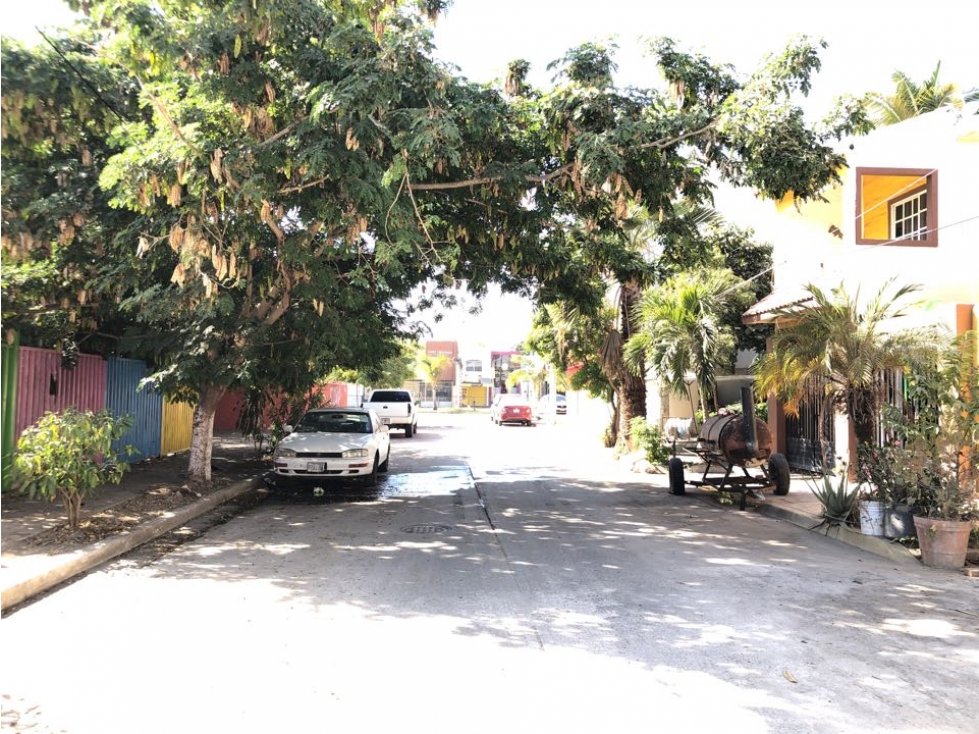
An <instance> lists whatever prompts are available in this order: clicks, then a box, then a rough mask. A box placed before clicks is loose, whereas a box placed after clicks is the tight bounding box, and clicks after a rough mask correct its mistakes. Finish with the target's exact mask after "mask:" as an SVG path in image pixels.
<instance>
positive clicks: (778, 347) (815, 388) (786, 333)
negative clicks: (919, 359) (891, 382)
mask: <svg viewBox="0 0 979 734" xmlns="http://www.w3.org/2000/svg"><path fill="white" fill-rule="evenodd" d="M892 284H893V281H888V282H887V283H886V284H885V285H884V286H883V287H882V288H881V289H880V290H879V291H878V292H877V294H876V295H875V296H874V297H873V298H872V299H871V300H870V301H869V302H868V303H867V304H866V305H863V304H861V303H860V298H859V295H860V294H859V290H858V291H857V293H856V294H854V295H853V296H851V295H849V294H848V293H847V292H846V290H845V289H844V287H843V285H842V284H841V285H840V286H838V287H836V288H834V289H833V290H832V291H830V292H829V293H827V292H825V291H823V290H822V289H820V288H818V287H816V286H815V285H811V284H810V285H808V286H806V288H807V290H808V292H809V294H810V295H811V296H812V304H811V305H809V306H805V307H802V308H799V307H796V308H787V309H783V310H780V311H777V312H776V316H777V317H778V318H780V319H784V324H783V325H780V327H779V328H778V329H776V331H775V333H774V334H773V336H772V340H771V345H770V348H769V350H768V352H766V353H765V355H764V356H763V357H762V358H761V359H760V360H759V362H758V365H757V370H756V373H757V381H758V387H759V390H760V391H762V392H763V393H765V394H769V393H774V394H775V395H776V396H777V397H779V398H780V399H782V400H783V401H784V402H785V409H786V412H788V413H789V414H790V415H796V414H798V408H799V403H800V401H801V400H802V399H803V398H804V397H805V396H806V395H807V394H812V393H816V394H821V395H822V397H823V408H824V409H825V410H828V409H829V408H830V406H832V405H837V406H840V407H841V408H842V409H843V411H844V412H845V413H846V414H847V415H849V416H850V419H851V420H852V421H853V427H854V432H855V434H856V438H857V441H858V443H859V444H862V445H869V444H871V443H872V442H874V441H875V438H876V427H877V416H878V410H879V407H880V392H879V390H880V388H879V384H880V383H879V381H878V376H879V375H880V373H881V372H882V371H884V370H888V369H896V368H900V367H903V366H904V365H905V364H907V363H908V360H909V359H910V358H911V357H912V355H913V354H914V353H916V352H917V351H919V350H918V348H919V347H920V346H923V345H922V344H921V342H922V336H921V335H920V334H919V335H918V336H917V337H916V336H915V335H914V334H912V333H910V332H896V333H887V332H886V331H885V330H884V326H885V322H888V321H890V320H892V319H895V318H898V317H901V316H903V315H905V312H906V311H905V309H906V308H907V306H909V305H911V304H902V303H901V301H902V300H903V299H904V298H906V297H907V296H908V295H910V294H911V293H913V292H915V291H917V290H918V286H914V285H907V286H902V287H900V288H898V289H896V290H895V291H894V293H893V294H892V295H888V290H889V289H890V288H891V286H892Z"/></svg>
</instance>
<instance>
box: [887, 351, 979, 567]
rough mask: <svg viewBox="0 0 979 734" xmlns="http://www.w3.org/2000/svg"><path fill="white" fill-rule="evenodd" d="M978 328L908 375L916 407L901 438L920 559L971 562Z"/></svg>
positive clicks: (977, 471)
mask: <svg viewBox="0 0 979 734" xmlns="http://www.w3.org/2000/svg"><path fill="white" fill-rule="evenodd" d="M975 354H976V341H975V333H974V332H971V333H970V334H968V335H966V336H964V337H961V338H959V339H957V340H956V341H955V342H954V343H953V344H952V345H951V347H949V348H946V349H943V350H941V351H940V353H939V354H938V359H937V360H935V361H933V362H930V363H929V362H924V363H918V364H915V365H914V366H913V367H912V368H911V369H909V370H908V372H907V374H906V392H907V396H908V398H909V403H910V405H911V406H912V407H913V410H912V411H911V412H910V415H909V417H908V418H907V419H906V420H905V421H904V424H903V428H902V430H901V435H899V438H900V439H901V440H902V441H903V443H904V448H903V449H902V451H901V452H900V453H899V454H898V455H897V457H896V459H897V461H898V462H899V464H900V465H901V466H902V467H904V468H906V470H907V471H909V472H910V474H911V475H912V476H913V481H912V482H911V483H910V486H909V488H908V494H909V499H910V500H911V504H912V507H913V511H914V524H915V528H916V530H917V534H918V543H919V545H920V547H921V560H922V562H923V563H924V564H925V565H928V566H939V567H943V568H961V567H962V566H963V565H965V559H966V555H967V553H968V546H969V534H970V532H971V530H972V523H973V520H975V519H976V518H977V517H979V370H977V367H976V363H975Z"/></svg>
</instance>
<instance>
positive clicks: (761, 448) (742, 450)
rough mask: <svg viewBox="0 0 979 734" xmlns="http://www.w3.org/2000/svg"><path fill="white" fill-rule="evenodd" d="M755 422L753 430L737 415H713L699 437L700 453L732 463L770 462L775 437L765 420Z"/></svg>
mask: <svg viewBox="0 0 979 734" xmlns="http://www.w3.org/2000/svg"><path fill="white" fill-rule="evenodd" d="M753 421H754V431H752V426H751V425H750V424H749V423H748V422H747V421H745V420H744V418H743V416H741V415H738V414H736V413H733V414H730V415H715V416H711V417H710V418H708V419H707V420H706V421H704V425H703V426H702V427H701V429H700V434H699V435H698V440H699V442H700V448H701V450H703V451H705V452H710V453H714V454H717V455H718V456H719V457H721V458H723V459H725V460H726V461H727V462H729V463H731V464H744V463H746V462H753V461H761V460H764V459H767V458H768V457H769V456H770V455H771V453H772V434H771V432H770V431H769V430H768V426H767V425H766V424H765V423H764V421H761V420H759V419H758V418H753ZM752 433H753V434H754V435H752Z"/></svg>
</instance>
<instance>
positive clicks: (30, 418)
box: [14, 347, 105, 441]
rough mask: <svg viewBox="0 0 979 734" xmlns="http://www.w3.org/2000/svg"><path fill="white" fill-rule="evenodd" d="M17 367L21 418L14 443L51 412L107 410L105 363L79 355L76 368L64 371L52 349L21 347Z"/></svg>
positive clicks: (16, 424) (59, 359) (90, 356)
mask: <svg viewBox="0 0 979 734" xmlns="http://www.w3.org/2000/svg"><path fill="white" fill-rule="evenodd" d="M18 360H19V362H18V365H17V415H16V418H15V421H14V441H16V440H17V438H18V437H19V436H20V434H21V433H22V432H23V431H24V429H25V428H27V427H28V426H30V425H32V424H33V423H35V422H37V419H38V418H40V417H41V416H42V415H44V414H45V413H47V412H51V413H60V412H62V411H63V410H65V409H66V408H70V407H75V408H76V409H77V410H80V411H86V410H91V411H93V412H98V411H100V410H102V409H103V408H104V407H105V360H104V359H102V358H101V357H98V356H95V355H92V354H79V355H78V362H77V363H76V364H75V366H74V367H64V366H63V365H62V362H61V355H60V354H58V353H57V352H54V351H52V350H50V349H37V348H36V347H21V348H20V356H19V358H18Z"/></svg>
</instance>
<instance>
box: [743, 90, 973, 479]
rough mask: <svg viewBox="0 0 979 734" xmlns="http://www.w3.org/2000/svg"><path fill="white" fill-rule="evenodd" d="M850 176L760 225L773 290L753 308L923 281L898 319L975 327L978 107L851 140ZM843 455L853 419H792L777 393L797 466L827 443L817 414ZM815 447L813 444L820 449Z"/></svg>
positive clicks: (957, 330) (781, 447) (779, 428)
mask: <svg viewBox="0 0 979 734" xmlns="http://www.w3.org/2000/svg"><path fill="white" fill-rule="evenodd" d="M844 152H845V154H846V158H847V164H848V167H847V168H846V169H845V170H844V171H843V172H842V174H841V178H842V179H843V180H842V184H841V185H837V186H835V187H833V188H832V189H829V190H827V191H825V192H824V198H825V201H821V202H815V203H811V204H799V203H798V202H795V201H794V200H792V198H791V197H787V198H786V199H785V200H783V201H781V202H779V204H778V205H777V214H778V216H777V217H774V218H773V221H772V223H771V225H770V226H768V227H766V228H765V231H764V232H763V234H764V235H765V236H766V237H768V238H770V239H771V241H772V242H773V246H774V252H773V261H774V263H775V266H774V283H775V285H774V290H773V292H772V294H771V295H770V296H768V297H766V298H765V299H763V300H762V301H759V302H758V303H756V304H754V305H753V306H752V307H751V308H750V309H748V311H747V312H746V313H745V314H744V317H743V320H744V321H745V323H770V322H772V321H773V318H774V317H773V313H772V312H773V311H774V310H775V309H778V308H782V307H786V306H791V305H793V304H799V303H804V301H805V300H806V292H805V286H806V285H807V284H810V283H811V284H814V285H816V286H819V287H820V288H821V289H824V290H829V289H832V288H834V287H836V286H839V285H841V284H842V285H843V286H844V287H845V288H846V290H847V292H848V293H850V294H856V293H858V292H859V294H861V295H862V296H864V297H869V296H872V295H874V294H876V293H877V292H878V291H879V290H880V289H881V288H882V287H883V286H884V285H885V284H887V283H888V282H889V281H893V282H894V284H895V285H898V286H900V285H908V284H916V285H918V286H920V291H919V292H918V293H917V294H916V295H915V298H916V299H917V300H918V301H919V302H918V304H917V305H915V306H914V307H913V308H911V309H910V310H909V314H908V316H907V317H905V318H903V319H901V320H900V323H896V324H895V327H896V328H909V327H911V328H914V327H925V326H930V325H941V326H944V327H945V328H946V329H947V330H948V331H949V332H950V333H951V334H962V333H964V332H966V331H968V330H972V329H975V328H976V324H977V304H979V104H977V103H972V104H969V105H966V106H965V107H964V108H963V109H960V110H959V109H953V108H947V109H942V110H937V111H935V112H931V113H928V114H925V115H921V116H919V117H915V118H912V119H909V120H906V121H904V122H901V123H898V124H895V125H889V126H886V127H881V128H878V129H877V130H874V131H873V132H872V133H870V134H869V135H867V136H864V137H860V138H855V139H853V140H852V141H850V142H849V143H848V145H847V147H846V149H845V151H844ZM820 421H823V422H824V429H826V430H825V432H824V434H823V435H824V437H825V436H832V439H831V440H832V441H833V445H834V447H835V452H836V454H837V455H838V456H841V457H844V458H849V457H850V456H851V455H852V453H853V450H854V439H853V435H852V428H851V426H849V423H848V421H847V420H846V418H845V417H844V416H840V415H835V416H819V415H816V414H814V411H813V409H812V407H811V406H810V407H809V408H808V409H806V410H803V411H801V412H800V415H799V416H798V417H797V418H792V417H790V418H788V419H787V418H786V416H785V415H784V413H783V412H782V411H781V409H780V406H779V405H777V404H776V403H775V402H774V401H770V409H769V423H770V428H771V429H772V433H773V437H774V438H775V441H776V449H777V450H778V451H781V452H783V453H786V455H788V456H789V458H790V461H792V463H793V464H795V465H796V466H798V467H800V468H810V467H807V466H806V464H807V462H811V460H812V459H813V458H814V456H818V449H817V448H816V447H815V446H813V445H811V443H812V440H813V438H814V434H815V430H816V428H817V424H818V422H820ZM814 451H815V452H816V453H815V454H814Z"/></svg>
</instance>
